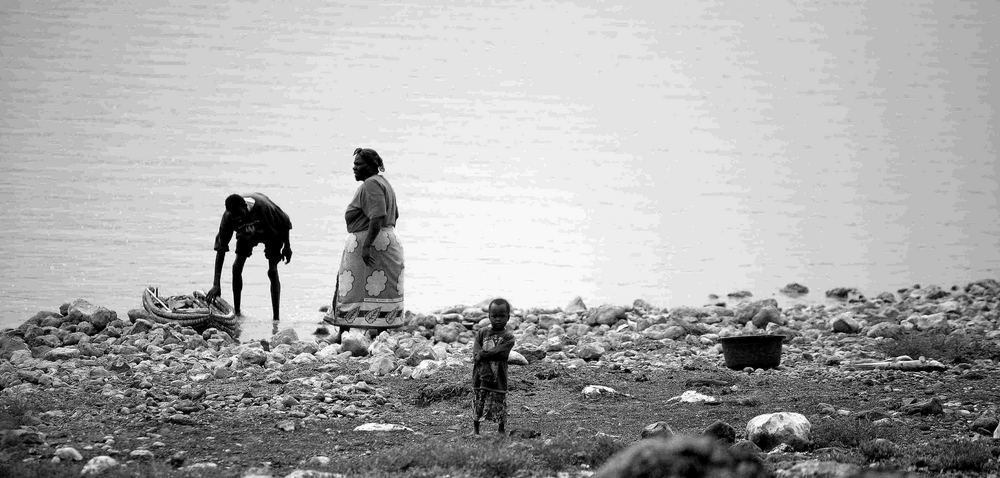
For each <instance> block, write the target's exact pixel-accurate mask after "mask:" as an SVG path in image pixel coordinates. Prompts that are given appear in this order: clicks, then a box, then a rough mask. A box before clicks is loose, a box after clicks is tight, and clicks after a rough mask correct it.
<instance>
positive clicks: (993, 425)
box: [970, 415, 1000, 436]
mask: <svg viewBox="0 0 1000 478" xmlns="http://www.w3.org/2000/svg"><path fill="white" fill-rule="evenodd" d="M997 426H1000V422H998V421H997V418H996V417H994V416H990V415H984V416H981V417H979V418H977V419H976V420H975V421H973V422H972V425H970V428H971V429H972V431H974V432H976V433H978V434H980V435H985V436H992V435H993V431H994V430H996V429H997Z"/></svg>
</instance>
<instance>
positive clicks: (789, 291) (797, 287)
mask: <svg viewBox="0 0 1000 478" xmlns="http://www.w3.org/2000/svg"><path fill="white" fill-rule="evenodd" d="M779 292H781V293H782V294H785V295H787V296H790V297H797V296H800V295H806V294H808V293H809V288H808V287H806V286H804V285H802V284H799V283H796V282H792V283H790V284H788V285H786V286H784V287H782V288H781V290H780V291H779Z"/></svg>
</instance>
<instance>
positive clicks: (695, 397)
mask: <svg viewBox="0 0 1000 478" xmlns="http://www.w3.org/2000/svg"><path fill="white" fill-rule="evenodd" d="M673 402H680V403H706V404H709V405H717V404H718V403H719V399H717V398H715V397H712V396H708V395H704V394H701V393H698V392H696V391H694V390H687V391H685V392H684V393H682V394H680V395H678V396H676V397H671V398H669V399H667V403H673Z"/></svg>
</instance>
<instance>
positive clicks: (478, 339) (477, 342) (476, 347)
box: [472, 332, 483, 362]
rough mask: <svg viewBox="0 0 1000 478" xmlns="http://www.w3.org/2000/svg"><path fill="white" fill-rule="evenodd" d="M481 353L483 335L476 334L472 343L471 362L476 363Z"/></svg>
mask: <svg viewBox="0 0 1000 478" xmlns="http://www.w3.org/2000/svg"><path fill="white" fill-rule="evenodd" d="M482 352H483V334H481V333H479V332H476V334H475V339H474V340H473V341H472V361H473V362H476V361H478V360H479V356H480V355H481V354H482Z"/></svg>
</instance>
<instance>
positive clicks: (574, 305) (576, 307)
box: [563, 296, 587, 315]
mask: <svg viewBox="0 0 1000 478" xmlns="http://www.w3.org/2000/svg"><path fill="white" fill-rule="evenodd" d="M586 311H587V306H586V305H585V304H584V303H583V298H581V297H579V296H577V297H575V298H574V299H573V300H571V301H569V304H567V305H566V307H563V312H564V313H565V314H567V315H572V314H578V313H581V312H586Z"/></svg>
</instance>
